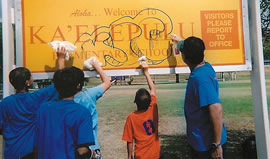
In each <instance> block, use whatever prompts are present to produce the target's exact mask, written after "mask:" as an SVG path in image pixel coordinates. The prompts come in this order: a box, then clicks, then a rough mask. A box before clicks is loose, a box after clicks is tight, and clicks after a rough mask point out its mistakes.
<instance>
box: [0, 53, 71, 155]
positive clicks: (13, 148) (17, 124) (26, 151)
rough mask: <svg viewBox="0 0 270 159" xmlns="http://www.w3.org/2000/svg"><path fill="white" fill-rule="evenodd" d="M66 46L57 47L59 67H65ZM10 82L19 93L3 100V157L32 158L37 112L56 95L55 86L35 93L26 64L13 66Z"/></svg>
mask: <svg viewBox="0 0 270 159" xmlns="http://www.w3.org/2000/svg"><path fill="white" fill-rule="evenodd" d="M65 54H66V50H65V48H58V49H57V57H58V58H57V64H58V68H59V69H62V68H63V67H64V60H65V59H64V57H65ZM9 81H10V83H11V84H12V86H13V87H14V88H15V89H16V94H13V95H10V96H8V97H6V98H4V99H3V100H2V101H1V103H0V130H1V133H2V134H3V139H4V158H8V159H19V158H21V159H24V158H25V159H31V158H33V157H34V155H33V145H34V127H35V126H34V125H35V122H34V121H35V113H36V111H37V110H38V109H39V106H40V104H41V103H43V102H46V101H49V100H53V99H55V98H57V96H58V93H57V91H56V89H55V88H54V85H51V86H49V87H48V88H43V89H40V90H38V91H35V92H33V93H29V92H28V89H29V88H31V86H32V84H33V79H32V76H31V72H30V71H29V70H28V69H27V68H24V67H19V68H15V69H13V70H12V71H11V72H10V73H9Z"/></svg>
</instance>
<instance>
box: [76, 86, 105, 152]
mask: <svg viewBox="0 0 270 159" xmlns="http://www.w3.org/2000/svg"><path fill="white" fill-rule="evenodd" d="M103 93H104V90H103V87H102V86H101V85H99V86H96V87H93V88H87V89H85V90H84V91H82V92H81V93H79V94H77V95H75V97H74V101H75V102H76V103H79V104H81V105H82V106H84V107H86V108H87V109H88V110H89V111H90V113H91V116H92V124H93V125H92V126H93V131H94V132H93V133H94V138H95V145H92V146H90V147H91V149H99V144H98V137H97V131H98V113H97V109H96V104H97V100H98V99H99V98H100V97H102V95H103Z"/></svg>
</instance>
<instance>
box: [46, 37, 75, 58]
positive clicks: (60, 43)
mask: <svg viewBox="0 0 270 159" xmlns="http://www.w3.org/2000/svg"><path fill="white" fill-rule="evenodd" d="M48 44H49V45H50V46H51V47H52V48H53V49H54V51H57V48H59V47H60V48H61V47H64V48H65V49H66V50H67V53H66V56H65V59H66V60H68V59H69V54H68V53H73V52H74V51H76V49H77V47H76V46H75V45H73V44H72V43H70V42H68V41H58V40H55V41H52V42H50V43H48Z"/></svg>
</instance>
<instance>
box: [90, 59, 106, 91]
mask: <svg viewBox="0 0 270 159" xmlns="http://www.w3.org/2000/svg"><path fill="white" fill-rule="evenodd" d="M91 65H92V66H93V67H94V68H95V70H96V71H97V73H98V74H99V75H100V78H101V80H102V84H101V85H102V87H103V90H104V93H105V92H106V91H107V90H108V89H109V88H110V87H111V82H110V79H109V77H108V76H107V75H106V74H105V72H104V71H103V69H102V68H101V66H100V64H99V61H98V60H93V61H91Z"/></svg>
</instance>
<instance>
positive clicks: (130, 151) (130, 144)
mask: <svg viewBox="0 0 270 159" xmlns="http://www.w3.org/2000/svg"><path fill="white" fill-rule="evenodd" d="M132 150H133V142H127V152H128V159H133V156H132Z"/></svg>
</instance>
